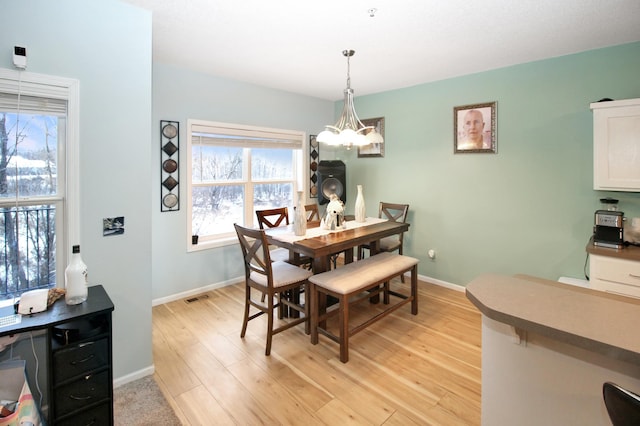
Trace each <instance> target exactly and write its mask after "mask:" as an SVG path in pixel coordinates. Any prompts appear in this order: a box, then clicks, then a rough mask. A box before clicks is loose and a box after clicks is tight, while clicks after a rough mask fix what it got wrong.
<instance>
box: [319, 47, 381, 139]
mask: <svg viewBox="0 0 640 426" xmlns="http://www.w3.org/2000/svg"><path fill="white" fill-rule="evenodd" d="M355 53H356V52H355V51H354V50H343V51H342V54H343V55H344V56H346V58H347V88H346V89H344V106H343V108H342V114H341V115H340V118H339V119H338V121H337V122H336V123H335V124H334V125H326V126H325V127H326V130H324V131H322V132H320V134H319V135H318V136H317V137H316V139H317V141H318V142H322V143H326V144H327V145H343V146H345V147H346V148H347V149H351V147H352V146H354V145H355V146H365V145H369V144H372V143H383V142H384V138H383V137H382V135H381V134H380V133H378V132H377V131H376V129H375V127H373V126H365V125H364V124H362V121H360V119H359V118H358V114H356V109H355V106H354V104H353V89H352V88H351V75H350V71H351V69H350V62H349V59H350V58H351V57H352V56H353V55H354V54H355Z"/></svg>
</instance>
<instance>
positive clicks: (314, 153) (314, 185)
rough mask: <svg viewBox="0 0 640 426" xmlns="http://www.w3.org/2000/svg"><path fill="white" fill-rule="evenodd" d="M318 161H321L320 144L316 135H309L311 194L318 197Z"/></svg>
mask: <svg viewBox="0 0 640 426" xmlns="http://www.w3.org/2000/svg"><path fill="white" fill-rule="evenodd" d="M318 161H320V146H319V145H318V140H317V139H316V135H309V180H310V181H311V182H310V183H309V196H310V197H311V198H318Z"/></svg>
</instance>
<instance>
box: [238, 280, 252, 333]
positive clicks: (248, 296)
mask: <svg viewBox="0 0 640 426" xmlns="http://www.w3.org/2000/svg"><path fill="white" fill-rule="evenodd" d="M249 300H251V287H249V286H248V285H247V286H245V297H244V318H243V319H242V331H240V337H244V335H245V333H246V332H247V324H248V323H249Z"/></svg>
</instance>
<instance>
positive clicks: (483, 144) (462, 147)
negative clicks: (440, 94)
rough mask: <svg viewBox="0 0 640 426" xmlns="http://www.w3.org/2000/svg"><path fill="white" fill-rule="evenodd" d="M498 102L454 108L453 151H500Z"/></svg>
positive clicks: (493, 152)
mask: <svg viewBox="0 0 640 426" xmlns="http://www.w3.org/2000/svg"><path fill="white" fill-rule="evenodd" d="M497 104H498V103H497V102H487V103H483V104H474V105H464V106H459V107H454V108H453V152H454V153H455V154H459V153H467V152H469V153H473V152H479V153H491V154H495V153H496V152H498V138H497V134H496V122H497V120H498V114H497Z"/></svg>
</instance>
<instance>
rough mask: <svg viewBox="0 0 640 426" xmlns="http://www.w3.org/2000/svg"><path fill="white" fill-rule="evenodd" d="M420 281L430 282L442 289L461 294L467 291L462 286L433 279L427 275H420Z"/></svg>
mask: <svg viewBox="0 0 640 426" xmlns="http://www.w3.org/2000/svg"><path fill="white" fill-rule="evenodd" d="M418 279H419V280H421V281H426V282H429V283H431V284H435V285H439V286H440V287H445V288H448V289H450V290H455V291H461V292H464V291H465V287H464V286H461V285H459V284H453V283H450V282H447V281H442V280H438V279H436V278H431V277H428V276H426V275H421V274H418Z"/></svg>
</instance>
